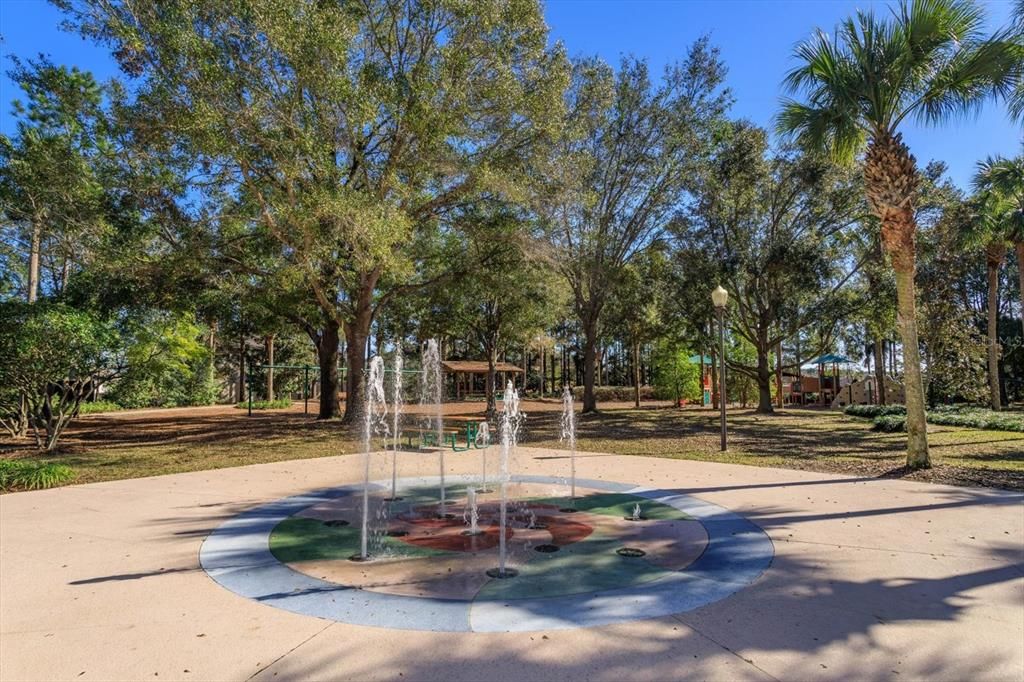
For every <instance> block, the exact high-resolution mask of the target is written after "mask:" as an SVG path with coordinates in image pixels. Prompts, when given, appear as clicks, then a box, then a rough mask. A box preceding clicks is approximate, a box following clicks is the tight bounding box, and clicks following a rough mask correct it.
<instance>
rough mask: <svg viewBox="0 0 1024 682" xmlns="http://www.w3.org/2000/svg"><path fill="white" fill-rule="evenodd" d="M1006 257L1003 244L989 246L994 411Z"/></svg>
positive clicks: (998, 402) (990, 388)
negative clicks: (1002, 272) (1001, 283)
mask: <svg viewBox="0 0 1024 682" xmlns="http://www.w3.org/2000/svg"><path fill="white" fill-rule="evenodd" d="M1005 257H1006V249H1005V247H1004V246H1003V245H1002V244H1001V243H993V244H989V246H988V249H987V250H986V253H985V266H986V268H985V269H986V275H987V276H988V311H987V312H988V339H987V341H988V343H987V346H988V391H989V403H990V405H991V407H992V409H993V410H999V409H1000V408H1001V407H1002V402H1001V400H1000V397H999V268H1000V266H1001V265H1002V264H1003V259H1004V258H1005Z"/></svg>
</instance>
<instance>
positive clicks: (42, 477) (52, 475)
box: [0, 459, 75, 491]
mask: <svg viewBox="0 0 1024 682" xmlns="http://www.w3.org/2000/svg"><path fill="white" fill-rule="evenodd" d="M74 477H75V472H74V470H73V469H72V468H71V467H69V466H65V465H64V464H54V463H52V462H30V461H26V460H20V459H0V490H4V491H8V490H39V489H42V488H53V487H54V486H58V485H63V484H64V483H67V482H69V481H70V480H71V479H73V478H74Z"/></svg>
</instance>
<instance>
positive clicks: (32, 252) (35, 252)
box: [28, 220, 43, 303]
mask: <svg viewBox="0 0 1024 682" xmlns="http://www.w3.org/2000/svg"><path fill="white" fill-rule="evenodd" d="M42 241H43V229H42V225H41V223H40V221H39V220H33V221H32V242H31V245H30V246H29V252H28V302H29V303H35V302H36V299H37V298H39V252H40V250H41V249H42Z"/></svg>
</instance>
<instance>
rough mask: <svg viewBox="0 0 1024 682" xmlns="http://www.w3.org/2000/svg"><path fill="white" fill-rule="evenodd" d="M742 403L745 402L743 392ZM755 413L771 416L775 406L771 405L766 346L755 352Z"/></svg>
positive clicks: (769, 369) (770, 380) (770, 377)
mask: <svg viewBox="0 0 1024 682" xmlns="http://www.w3.org/2000/svg"><path fill="white" fill-rule="evenodd" d="M743 402H744V403H746V402H747V399H746V391H745V390H744V397H743ZM757 412H758V414H773V413H774V412H775V406H774V405H772V368H771V367H770V366H769V364H768V347H767V346H764V347H762V348H759V349H758V351H757Z"/></svg>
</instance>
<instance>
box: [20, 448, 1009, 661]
mask: <svg viewBox="0 0 1024 682" xmlns="http://www.w3.org/2000/svg"><path fill="white" fill-rule="evenodd" d="M565 454H566V453H563V452H559V451H544V450H535V449H530V448H521V449H520V452H519V456H518V461H517V462H516V467H515V470H516V472H517V473H524V474H537V475H545V476H564V475H565V471H566V470H567V467H568V462H567V460H566V459H565ZM447 460H448V461H447V463H448V465H449V466H450V467H451V471H452V473H461V474H473V473H475V472H476V471H477V467H478V463H477V460H476V459H475V458H473V457H472V456H471V455H469V454H464V455H453V456H449V457H448V458H447ZM435 462H436V460H435V458H433V457H430V456H429V455H424V454H413V453H409V454H407V455H403V457H402V461H401V462H400V466H401V470H402V474H403V475H432V474H434V468H435V466H436V464H435ZM361 468H362V458H361V457H360V456H358V455H350V456H346V457H337V458H323V459H315V460H303V461H290V462H280V463H273V464H262V465H255V466H250V467H241V468H236V469H222V470H216V471H204V472H196V473H188V474H178V475H174V476H163V477H156V478H148V479H136V480H129V481H116V482H109V483H99V484H92V485H83V486H71V487H67V488H60V489H55V490H47V491H39V492H28V493H17V494H12V495H5V496H2V497H0V679H3V680H53V679H82V680H87V679H103V680H111V679H163V680H166V679H173V680H177V679H183V680H190V679H191V680H244V679H249V678H254V679H268V680H269V679H278V680H279V679H297V678H301V679H353V680H370V679H403V680H420V679H442V678H443V679H446V680H463V679H465V680H478V679H484V678H486V679H489V680H502V679H515V680H522V679H536V680H552V679H566V680H582V679H595V680H604V679H609V680H611V679H615V680H619V679H682V678H693V679H723V680H734V679H772V678H775V679H851V678H855V679H897V678H898V679H921V678H926V677H927V678H929V679H940V680H944V679H949V680H954V679H972V680H978V679H993V680H1021V679H1022V678H1024V496H1022V495H1020V494H1013V493H1005V492H1000V491H994V490H981V489H967V488H955V487H949V486H939V485H929V484H925V483H915V482H908V481H896V480H874V479H866V480H865V479H858V478H854V477H844V476H835V475H826V474H819V473H812V472H799V471H790V470H779V469H767V468H754V467H744V466H737V465H728V464H711V463H700V462H694V461H683V460H668V459H652V458H640V457H624V456H612V455H601V454H597V453H580V457H579V459H578V462H577V469H578V472H579V475H580V476H581V477H584V478H592V479H598V480H607V481H618V482H622V483H631V484H636V485H639V486H650V487H655V486H656V487H658V488H662V489H669V490H677V491H679V492H680V493H684V494H686V495H690V496H693V497H695V498H698V499H702V500H705V501H707V502H710V503H713V504H715V505H720V506H722V507H725V508H727V509H729V510H731V511H733V512H736V513H739V514H741V515H743V516H745V517H746V518H747V519H748V520H750V521H752V522H753V523H755V524H757V525H758V526H760V527H761V528H763V529H764V531H765V532H766V533H767V534H768V535H769V537H770V538H771V540H772V542H773V544H774V547H775V558H774V560H773V563H772V565H771V567H770V568H769V569H768V570H767V571H766V572H765V573H764V574H763V575H762V576H761V577H760V579H759V580H757V581H756V582H755V583H753V584H752V585H749V586H747V587H746V588H744V589H743V590H741V591H739V592H737V593H736V594H734V595H732V596H731V597H728V598H726V599H723V600H721V601H718V602H715V603H712V604H710V605H708V606H706V607H703V608H701V609H698V610H695V611H691V612H687V613H684V614H681V615H676V616H665V617H661V618H657V619H653V620H644V621H637V622H630V623H620V624H616V625H609V626H603V627H594V628H582V629H575V630H558V631H551V632H543V631H539V632H528V633H527V632H513V633H443V632H442V633H438V632H424V631H408V630H390V629H382V628H373V627H363V626H355V625H349V624H346V623H339V622H333V621H326V620H320V619H317V618H313V617H309V616H304V615H299V614H294V613H290V612H288V611H285V610H282V609H276V608H273V607H271V606H267V605H265V604H260V603H257V602H255V601H252V600H248V599H245V598H243V597H240V596H238V595H236V594H234V593H232V592H230V591H228V590H226V589H224V588H223V587H221V586H220V585H218V584H217V583H215V582H214V581H213V580H212V579H211V578H210V577H209V576H208V575H207V574H206V573H205V572H204V571H203V570H202V569H201V568H200V567H199V563H198V554H199V548H200V545H201V544H202V541H203V539H204V538H205V537H206V536H207V535H208V534H209V533H210V532H211V531H212V530H213V529H214V528H216V527H217V526H219V525H220V524H221V523H223V522H224V521H226V520H227V519H230V518H232V517H234V516H235V515H237V514H239V513H241V512H243V511H245V510H247V509H251V508H253V507H255V506H257V505H260V504H265V503H267V502H270V501H273V500H277V499H279V498H283V497H286V496H290V495H298V494H302V493H305V492H308V491H310V490H314V489H321V488H324V487H328V486H337V485H341V484H346V483H353V482H355V481H357V480H359V478H360V475H361Z"/></svg>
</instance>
